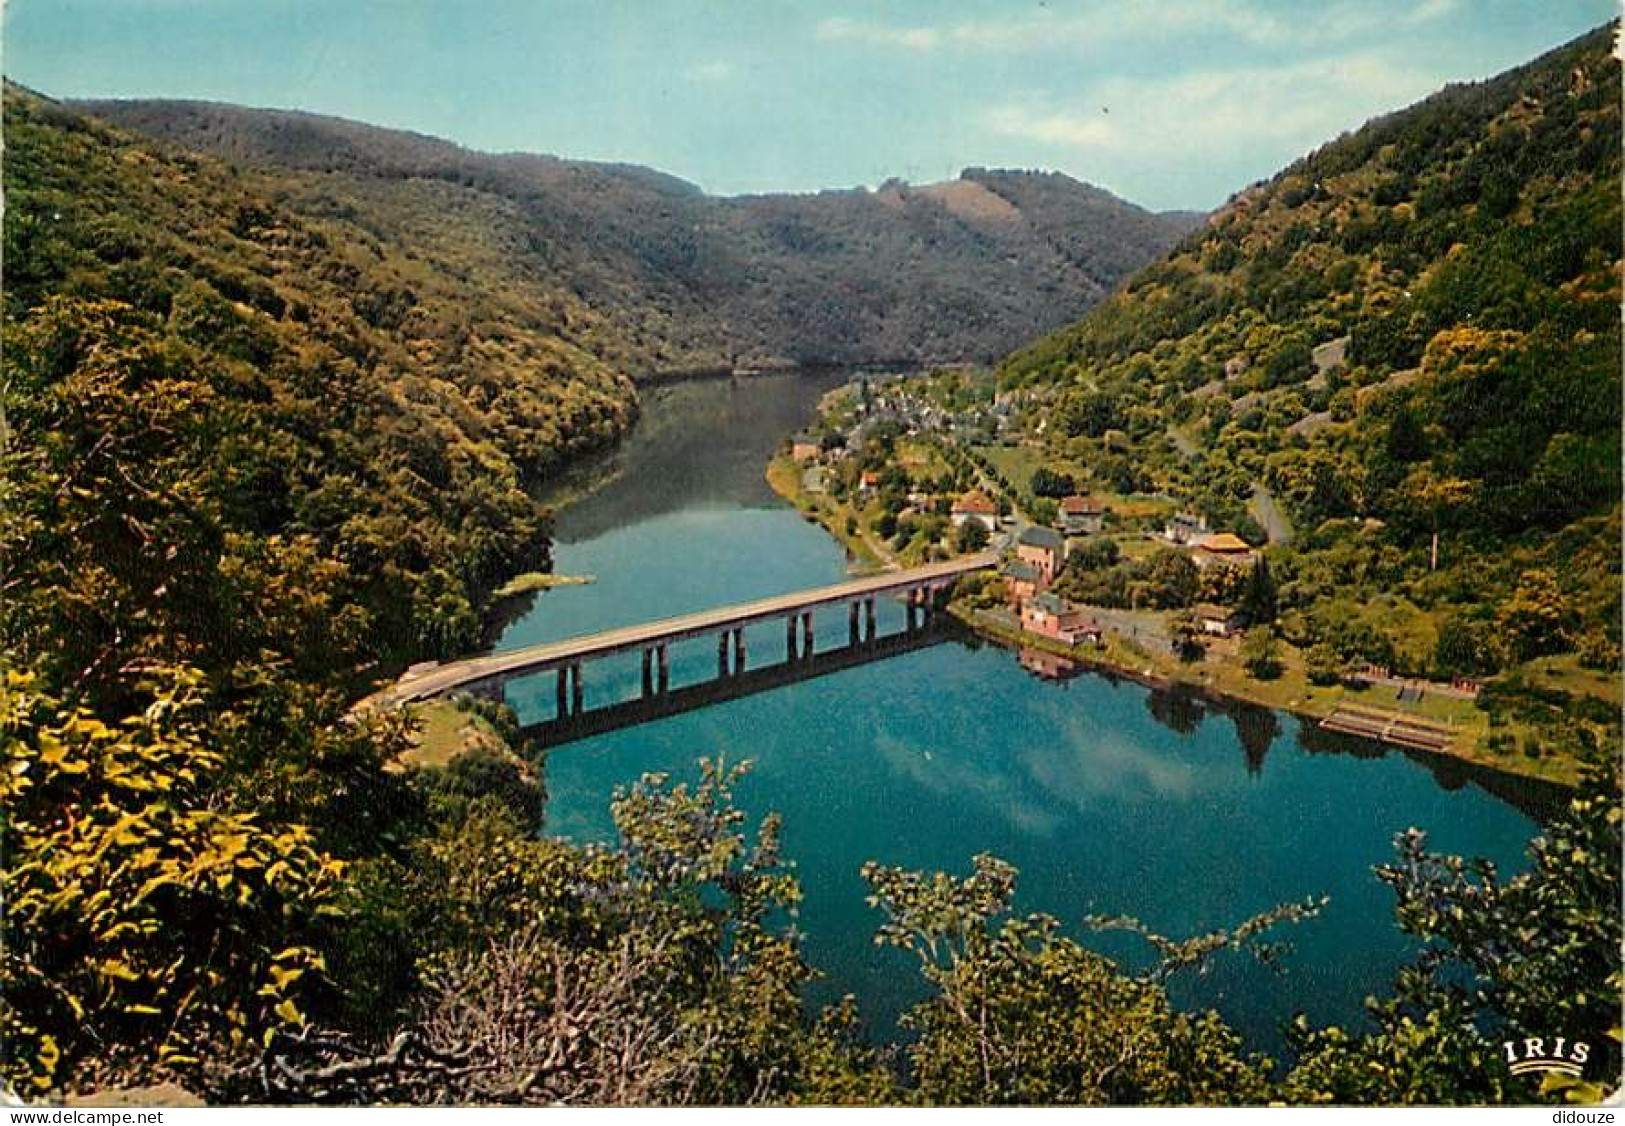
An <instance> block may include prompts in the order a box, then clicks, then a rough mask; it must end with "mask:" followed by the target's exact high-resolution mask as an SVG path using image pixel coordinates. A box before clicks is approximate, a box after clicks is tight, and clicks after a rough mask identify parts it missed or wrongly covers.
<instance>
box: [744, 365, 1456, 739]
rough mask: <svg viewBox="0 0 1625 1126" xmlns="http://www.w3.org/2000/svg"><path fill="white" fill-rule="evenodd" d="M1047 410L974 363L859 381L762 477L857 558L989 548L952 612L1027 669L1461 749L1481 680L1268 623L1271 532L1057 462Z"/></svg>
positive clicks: (924, 556)
mask: <svg viewBox="0 0 1625 1126" xmlns="http://www.w3.org/2000/svg"><path fill="white" fill-rule="evenodd" d="M1044 410H1045V402H1044V401H1043V399H1042V398H1041V396H1040V395H1039V394H1038V393H1035V392H1031V391H1019V390H1018V391H999V390H996V389H994V388H992V387H991V386H989V385H988V384H986V383H980V382H978V380H977V378H976V376H975V375H974V374H973V373H969V372H949V373H937V374H935V375H933V376H931V377H928V378H926V379H924V380H917V379H916V380H903V379H895V378H894V379H877V378H875V377H865V378H863V379H860V380H858V381H855V382H854V383H852V384H848V385H847V386H845V387H843V388H841V389H839V390H838V391H836V392H834V393H832V394H831V395H830V396H828V397H827V398H826V400H825V402H824V404H823V409H822V412H821V417H820V420H819V422H818V424H817V426H816V427H815V428H811V429H809V430H807V431H805V432H802V433H799V434H797V435H795V436H794V437H793V438H792V440H791V441H790V443H789V445H788V448H787V450H786V451H785V453H784V454H783V455H782V456H781V457H780V458H778V459H776V460H775V463H774V466H773V467H772V468H771V469H770V471H769V478H770V480H772V482H773V483H774V486H775V488H776V489H777V490H778V491H779V492H780V493H781V494H782V495H784V496H786V497H787V498H788V499H790V500H791V501H792V502H793V503H795V504H796V505H797V506H798V507H799V508H800V509H801V510H802V511H803V513H804V514H805V515H807V516H808V517H809V518H812V519H815V520H817V521H818V522H820V523H821V524H823V525H824V526H825V527H827V528H828V529H829V530H830V531H831V532H832V533H833V534H835V535H836V536H837V538H839V539H841V540H842V542H843V543H845V544H846V545H847V547H848V550H849V551H850V552H851V553H852V555H853V557H854V560H855V561H856V563H857V565H859V566H860V567H867V568H873V569H881V568H889V567H900V566H911V565H918V564H921V563H927V562H932V561H936V560H942V559H948V558H952V557H954V556H956V555H960V554H966V553H971V552H978V551H984V550H987V549H988V548H992V549H994V550H996V551H998V552H999V553H1000V555H1001V562H1000V566H999V568H998V570H997V572H995V573H988V574H986V575H984V576H976V577H971V578H968V579H966V580H962V582H961V586H960V592H959V597H958V598H957V599H956V601H955V603H954V606H953V607H951V609H952V611H953V612H954V614H955V616H956V617H959V618H960V619H961V620H962V621H964V622H965V623H966V624H968V625H970V626H972V627H973V628H975V629H977V630H978V631H979V632H982V633H984V634H987V635H990V636H993V637H996V638H998V639H1001V640H1003V641H1005V642H1008V643H1009V644H1011V645H1012V646H1013V647H1015V648H1016V649H1017V650H1018V652H1019V654H1020V657H1021V663H1022V665H1023V667H1025V668H1027V669H1028V670H1029V671H1030V672H1032V673H1033V674H1034V675H1037V676H1041V677H1045V678H1049V679H1054V678H1059V677H1064V676H1067V675H1072V674H1073V673H1074V672H1075V671H1076V670H1077V669H1078V668H1081V667H1095V668H1103V669H1110V670H1115V671H1116V672H1119V673H1126V674H1129V675H1132V676H1135V677H1137V678H1138V679H1141V680H1144V681H1146V682H1148V683H1153V684H1160V685H1170V684H1178V683H1183V684H1187V685H1191V686H1193V687H1195V688H1197V689H1200V690H1203V691H1208V692H1212V693H1215V694H1222V695H1227V696H1233V697H1238V698H1243V699H1247V700H1251V701H1254V702H1257V703H1262V704H1266V705H1269V706H1273V707H1280V708H1284V709H1288V710H1292V711H1296V712H1298V713H1300V714H1305V715H1308V716H1311V717H1313V718H1315V719H1317V720H1318V721H1319V722H1320V723H1321V726H1323V727H1326V728H1328V729H1330V730H1335V731H1342V732H1346V733H1349V734H1356V735H1367V736H1374V737H1385V738H1387V739H1388V740H1389V741H1391V742H1397V743H1400V744H1401V745H1406V746H1411V747H1414V748H1416V749H1418V750H1426V751H1435V752H1436V751H1443V750H1452V752H1453V753H1464V752H1465V753H1466V754H1467V757H1471V753H1472V752H1471V750H1470V745H1471V744H1472V743H1474V742H1475V741H1476V740H1477V738H1478V737H1479V735H1480V734H1481V733H1479V732H1477V730H1476V729H1477V727H1478V726H1479V725H1480V724H1479V717H1478V715H1477V714H1476V713H1475V712H1474V709H1473V707H1472V701H1473V699H1474V697H1475V696H1476V694H1477V692H1478V687H1479V686H1478V685H1477V684H1476V683H1473V682H1471V681H1467V680H1457V681H1454V682H1431V681H1420V680H1416V679H1414V678H1404V677H1395V676H1393V675H1392V674H1391V673H1390V670H1389V669H1387V668H1385V667H1382V666H1380V665H1361V666H1360V667H1347V666H1341V665H1331V664H1328V663H1327V662H1326V661H1324V660H1323V659H1321V655H1319V654H1315V653H1301V652H1298V651H1296V650H1295V649H1293V647H1292V646H1290V645H1288V644H1286V643H1285V642H1284V641H1283V639H1282V638H1281V636H1280V634H1279V632H1278V630H1277V629H1276V627H1275V626H1274V624H1273V618H1274V588H1273V579H1272V577H1271V572H1270V568H1269V559H1268V554H1269V553H1268V546H1269V545H1268V542H1267V539H1268V537H1267V535H1265V534H1261V530H1260V529H1259V528H1258V527H1257V526H1256V525H1255V526H1253V527H1250V528H1240V527H1226V526H1216V525H1215V524H1214V523H1213V522H1212V521H1211V520H1210V518H1209V517H1208V515H1207V514H1205V513H1202V512H1199V511H1192V510H1189V509H1186V508H1182V507H1180V506H1179V504H1178V501H1177V500H1176V498H1175V497H1173V496H1171V495H1169V494H1168V493H1165V492H1162V491H1159V490H1157V489H1156V488H1155V487H1154V486H1153V485H1152V483H1151V482H1150V481H1149V480H1144V479H1142V480H1140V481H1137V482H1133V484H1137V485H1139V486H1141V487H1140V488H1135V489H1133V491H1129V490H1127V489H1119V488H1116V487H1114V486H1115V485H1117V482H1115V481H1111V480H1105V481H1102V480H1099V479H1098V477H1097V476H1096V475H1094V474H1085V473H1078V472H1068V471H1067V470H1065V469H1063V468H1057V467H1056V466H1055V465H1054V464H1053V461H1052V460H1051V459H1050V458H1048V457H1046V456H1045V447H1044V444H1043V442H1042V441H1041V440H1039V438H1038V435H1041V434H1042V433H1043V431H1044V428H1045V425H1046V419H1045V417H1044ZM1112 444H1113V436H1112V435H1110V434H1108V435H1107V436H1106V440H1105V441H1104V442H1103V443H1102V448H1103V449H1106V450H1108V451H1109V450H1110V448H1111V446H1112ZM1085 478H1087V479H1085ZM1095 486H1101V487H1095ZM1244 533H1245V534H1244Z"/></svg>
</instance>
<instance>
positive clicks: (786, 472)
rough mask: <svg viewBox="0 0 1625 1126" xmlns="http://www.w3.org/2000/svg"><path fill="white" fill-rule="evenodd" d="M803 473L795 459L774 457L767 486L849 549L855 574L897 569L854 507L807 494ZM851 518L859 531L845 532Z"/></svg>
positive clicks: (832, 499) (769, 465)
mask: <svg viewBox="0 0 1625 1126" xmlns="http://www.w3.org/2000/svg"><path fill="white" fill-rule="evenodd" d="M801 471H802V467H801V466H800V465H799V464H798V463H797V462H796V460H795V459H794V458H791V457H787V456H780V457H775V458H774V459H773V460H772V461H770V462H768V465H767V483H768V485H769V486H771V487H772V489H773V491H774V492H775V493H777V494H779V496H781V497H783V498H784V499H785V500H786V501H788V502H789V503H790V504H791V505H792V506H794V507H795V509H796V511H797V512H800V513H801V514H802V515H803V516H806V517H807V518H808V519H811V520H815V521H817V522H818V524H819V525H821V526H822V527H823V529H824V530H825V531H826V532H828V533H829V534H830V535H832V536H834V537H835V539H836V540H837V541H838V542H839V543H840V545H841V546H842V547H844V548H846V552H847V554H848V555H850V556H851V557H852V569H853V570H854V571H859V572H862V571H883V570H885V569H886V568H887V567H890V566H894V565H895V564H896V560H895V558H894V557H893V556H892V554H891V552H890V551H889V550H887V549H886V547H885V545H883V544H879V543H876V542H875V541H874V540H873V539H872V538H871V537H870V536H869V535H868V534H867V532H866V531H865V530H864V528H863V520H862V517H861V515H860V514H859V513H858V512H857V511H856V510H855V509H853V508H852V506H851V505H847V504H841V503H839V502H837V501H836V500H835V499H834V498H832V497H829V496H826V495H823V494H817V493H809V492H807V491H806V490H805V489H803V488H802V487H801ZM849 517H850V518H851V521H852V525H853V527H854V528H855V529H856V530H855V531H852V532H848V531H847V530H846V529H847V522H848V518H849Z"/></svg>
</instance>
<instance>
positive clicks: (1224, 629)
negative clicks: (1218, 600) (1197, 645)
mask: <svg viewBox="0 0 1625 1126" xmlns="http://www.w3.org/2000/svg"><path fill="white" fill-rule="evenodd" d="M1196 621H1197V624H1198V625H1200V626H1201V627H1202V632H1203V633H1207V634H1212V635H1213V636H1214V637H1235V636H1236V635H1237V634H1239V633H1240V632H1241V631H1242V630H1243V628H1245V627H1246V625H1247V616H1246V615H1245V614H1243V613H1242V612H1241V611H1240V610H1233V609H1231V608H1230V607H1228V606H1218V605H1215V604H1214V603H1211V602H1204V603H1202V604H1201V605H1199V606H1197V607H1196Z"/></svg>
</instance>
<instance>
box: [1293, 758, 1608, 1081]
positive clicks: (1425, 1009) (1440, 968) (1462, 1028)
mask: <svg viewBox="0 0 1625 1126" xmlns="http://www.w3.org/2000/svg"><path fill="white" fill-rule="evenodd" d="M1619 793H1620V771H1619V764H1618V762H1617V760H1615V761H1610V762H1607V763H1605V764H1598V765H1593V766H1591V767H1590V768H1589V769H1588V770H1587V771H1586V773H1585V776H1584V779H1583V781H1582V784H1581V786H1580V788H1579V790H1578V791H1577V792H1576V794H1575V796H1574V797H1573V799H1572V800H1571V801H1570V802H1569V805H1568V808H1567V809H1566V810H1565V811H1564V812H1563V814H1562V815H1560V816H1559V817H1558V818H1557V819H1556V820H1555V821H1554V822H1553V823H1552V824H1551V825H1550V826H1549V827H1548V828H1547V829H1546V830H1545V832H1543V833H1542V834H1541V836H1539V837H1537V838H1536V839H1535V841H1534V842H1533V843H1532V844H1531V845H1530V847H1529V858H1530V868H1529V870H1528V871H1527V872H1524V873H1521V874H1519V875H1517V876H1514V877H1512V878H1511V879H1503V878H1502V877H1501V875H1500V874H1499V873H1498V872H1497V871H1496V869H1495V866H1494V865H1493V864H1491V863H1489V862H1488V861H1484V860H1478V861H1467V860H1463V859H1462V858H1461V857H1459V856H1440V855H1436V854H1432V853H1429V852H1428V851H1427V847H1426V846H1427V839H1426V836H1425V835H1424V834H1422V833H1421V832H1419V831H1417V830H1414V829H1412V830H1408V831H1407V832H1405V833H1402V834H1400V836H1399V837H1398V838H1397V839H1396V841H1395V850H1396V852H1397V853H1398V855H1397V857H1396V859H1395V861H1394V863H1392V864H1388V865H1384V866H1383V867H1381V868H1379V869H1378V875H1379V876H1381V878H1382V879H1383V881H1384V882H1386V883H1387V884H1388V885H1389V886H1391V887H1392V888H1393V889H1394V892H1395V894H1396V896H1397V897H1398V912H1399V922H1400V925H1401V926H1402V927H1403V928H1404V929H1405V930H1406V931H1408V932H1409V933H1411V934H1413V935H1415V936H1416V937H1417V938H1419V939H1421V940H1423V941H1424V942H1426V943H1428V944H1429V945H1428V948H1427V952H1426V953H1424V954H1423V955H1422V956H1421V957H1420V959H1419V960H1418V961H1417V962H1416V963H1415V964H1414V965H1412V966H1411V967H1409V968H1407V969H1406V970H1405V971H1403V972H1402V973H1401V974H1400V976H1399V979H1398V981H1397V982H1396V986H1395V992H1394V995H1393V997H1391V998H1389V999H1386V1000H1383V1001H1380V1002H1375V1003H1373V1004H1372V1005H1371V1006H1370V1017H1371V1020H1372V1023H1373V1024H1374V1026H1375V1028H1374V1030H1373V1031H1370V1032H1352V1031H1349V1030H1345V1029H1341V1028H1336V1027H1333V1028H1322V1029H1314V1028H1311V1027H1310V1026H1309V1025H1308V1023H1307V1022H1303V1021H1300V1022H1299V1023H1298V1026H1297V1028H1296V1030H1295V1032H1294V1041H1295V1047H1296V1051H1297V1053H1298V1057H1299V1063H1298V1064H1297V1066H1296V1067H1295V1068H1294V1069H1293V1070H1292V1072H1291V1073H1290V1075H1289V1076H1288V1077H1287V1080H1286V1082H1285V1085H1284V1087H1283V1094H1284V1095H1285V1096H1286V1098H1287V1099H1289V1100H1290V1101H1293V1102H1329V1103H1355V1104H1361V1105H1398V1104H1412V1105H1439V1104H1473V1103H1487V1102H1530V1101H1537V1100H1541V1101H1564V1100H1567V1099H1574V1100H1578V1101H1583V1102H1595V1101H1597V1100H1599V1099H1600V1098H1602V1097H1603V1096H1604V1095H1606V1094H1607V1093H1608V1092H1609V1091H1610V1090H1611V1089H1612V1088H1614V1087H1615V1086H1617V1084H1618V1081H1619V1075H1620V1066H1621V1056H1620V1033H1619V1012H1620V1003H1621V987H1622V974H1621V969H1620V954H1619V952H1620V944H1621V941H1622V935H1621V919H1620V909H1619V894H1620V878H1621V871H1620V855H1621V844H1622V841H1621V835H1620V823H1621V813H1620V805H1619ZM1555 1035H1562V1036H1564V1037H1565V1038H1566V1039H1568V1040H1570V1041H1571V1042H1572V1041H1575V1040H1579V1041H1584V1042H1585V1043H1587V1044H1588V1045H1589V1046H1590V1049H1591V1053H1592V1055H1591V1058H1590V1059H1589V1060H1588V1061H1587V1064H1586V1066H1585V1069H1584V1073H1583V1075H1582V1077H1581V1078H1580V1079H1579V1080H1569V1079H1566V1078H1563V1077H1560V1076H1557V1077H1551V1078H1548V1079H1546V1080H1545V1081H1544V1082H1543V1081H1542V1080H1541V1079H1539V1078H1534V1077H1526V1078H1517V1077H1515V1076H1513V1075H1511V1074H1510V1073H1509V1072H1508V1071H1507V1065H1506V1061H1505V1059H1504V1057H1503V1056H1502V1053H1501V1048H1500V1045H1501V1041H1502V1040H1521V1039H1523V1038H1525V1037H1543V1038H1547V1039H1549V1038H1550V1037H1552V1036H1555Z"/></svg>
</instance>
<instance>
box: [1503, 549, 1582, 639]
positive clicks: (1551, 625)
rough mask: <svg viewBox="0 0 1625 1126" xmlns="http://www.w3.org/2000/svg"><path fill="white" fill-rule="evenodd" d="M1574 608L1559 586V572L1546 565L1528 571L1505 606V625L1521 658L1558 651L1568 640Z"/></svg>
mask: <svg viewBox="0 0 1625 1126" xmlns="http://www.w3.org/2000/svg"><path fill="white" fill-rule="evenodd" d="M1572 616H1573V611H1572V610H1571V608H1570V606H1569V603H1568V599H1566V598H1565V597H1564V596H1563V591H1562V588H1561V587H1559V586H1558V583H1557V576H1556V575H1555V574H1554V573H1553V572H1552V571H1550V570H1547V569H1545V568H1536V569H1534V570H1530V571H1525V572H1524V573H1523V574H1522V575H1521V576H1520V577H1519V579H1518V585H1517V586H1516V587H1515V588H1514V589H1513V592H1512V597H1511V598H1510V599H1509V600H1508V601H1507V602H1506V604H1505V605H1504V606H1502V608H1501V614H1500V621H1501V628H1502V629H1504V630H1505V631H1506V633H1507V640H1508V642H1509V644H1510V645H1511V646H1512V650H1513V653H1514V655H1515V656H1516V657H1517V658H1518V659H1519V660H1528V659H1529V658H1530V657H1537V656H1540V655H1541V654H1543V653H1552V652H1556V651H1558V650H1559V649H1561V648H1562V646H1563V645H1564V644H1565V642H1566V640H1567V635H1568V630H1569V626H1570V622H1571V620H1572Z"/></svg>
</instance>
